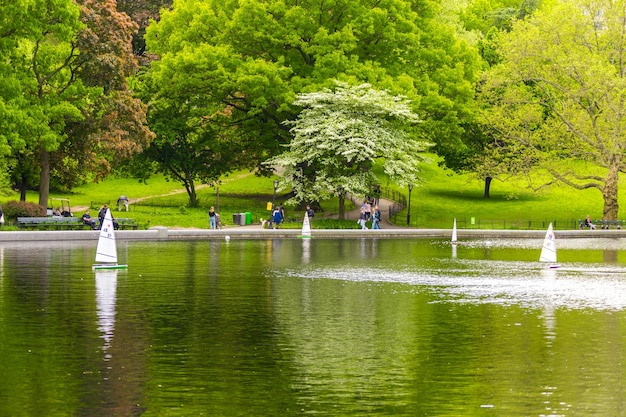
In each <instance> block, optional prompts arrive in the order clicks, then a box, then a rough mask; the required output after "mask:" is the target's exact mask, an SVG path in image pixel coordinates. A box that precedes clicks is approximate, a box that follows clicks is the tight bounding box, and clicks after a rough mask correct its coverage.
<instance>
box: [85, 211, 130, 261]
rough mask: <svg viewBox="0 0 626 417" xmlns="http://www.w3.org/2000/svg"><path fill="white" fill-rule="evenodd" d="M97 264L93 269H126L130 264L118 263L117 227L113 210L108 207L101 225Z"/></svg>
mask: <svg viewBox="0 0 626 417" xmlns="http://www.w3.org/2000/svg"><path fill="white" fill-rule="evenodd" d="M96 262H97V263H96V264H94V265H93V269H126V268H128V265H119V264H118V263H117V246H116V242H115V229H114V227H113V217H112V216H111V210H110V209H107V212H106V215H105V216H104V220H103V221H102V225H101V227H100V237H99V238H98V247H97V248H96Z"/></svg>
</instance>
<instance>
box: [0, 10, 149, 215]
mask: <svg viewBox="0 0 626 417" xmlns="http://www.w3.org/2000/svg"><path fill="white" fill-rule="evenodd" d="M78 3H80V4H77V2H74V1H72V0H46V1H43V0H35V1H21V0H17V1H15V2H9V3H3V5H1V6H0V12H1V14H0V15H1V16H2V25H1V26H0V39H1V41H0V49H1V52H2V53H3V60H2V63H1V64H0V71H1V73H2V79H3V86H4V88H3V89H2V90H1V91H0V116H1V117H0V120H2V122H0V123H2V136H1V139H0V143H4V144H6V145H7V148H4V149H3V150H5V149H10V152H11V156H12V157H11V160H10V166H11V168H12V173H13V179H14V182H15V183H16V184H19V185H20V187H21V188H22V195H24V190H25V188H26V186H27V185H29V184H28V183H30V181H32V180H33V178H34V177H35V176H37V175H38V177H39V178H38V185H39V204H40V205H42V206H46V205H47V200H48V194H49V188H50V181H51V177H52V176H53V175H55V174H56V175H57V176H58V177H59V180H60V181H61V182H66V183H67V185H70V186H71V184H72V181H71V180H70V179H69V177H70V175H69V174H70V173H72V175H74V176H75V173H76V172H80V173H85V172H89V171H90V170H98V169H99V168H102V167H103V166H105V165H108V163H110V162H112V161H114V160H115V158H120V157H128V156H130V155H132V153H133V152H136V151H137V150H138V149H140V148H141V144H142V141H143V142H144V143H145V142H146V141H147V140H149V139H150V137H151V133H150V131H149V130H148V129H147V128H146V126H145V111H144V109H143V107H142V106H141V104H140V103H139V102H138V101H137V100H134V99H132V97H131V96H130V91H129V90H128V88H127V86H126V84H125V77H126V76H127V75H129V74H130V73H132V72H133V68H134V67H136V63H133V61H132V51H131V49H130V33H132V31H133V30H134V29H135V27H134V26H133V25H132V22H130V21H129V20H128V18H127V17H125V15H121V14H118V13H117V12H116V10H115V1H114V0H106V1H98V2H95V1H91V0H82V1H80V2H78ZM125 44H128V47H125ZM127 57H130V58H131V59H130V60H129V59H127ZM95 160H99V161H100V162H99V163H93V161H95ZM104 161H106V163H104ZM99 170H100V172H102V171H103V170H102V169H99ZM104 171H106V170H104ZM31 184H32V183H31ZM33 185H34V184H33Z"/></svg>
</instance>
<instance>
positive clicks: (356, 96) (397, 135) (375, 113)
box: [266, 83, 428, 218]
mask: <svg viewBox="0 0 626 417" xmlns="http://www.w3.org/2000/svg"><path fill="white" fill-rule="evenodd" d="M294 104H296V105H298V106H300V107H302V108H303V110H302V112H301V113H300V114H299V116H298V118H297V120H295V121H294V122H291V123H286V124H288V125H290V126H293V127H292V128H291V132H292V133H293V134H294V138H293V139H292V141H291V142H290V144H289V145H288V147H289V149H288V150H287V151H286V152H283V153H282V154H281V155H279V156H277V157H275V158H271V159H269V160H268V161H267V162H266V164H268V165H270V166H277V167H279V171H281V172H282V174H281V177H282V179H281V182H280V188H281V189H285V188H291V189H292V192H293V197H292V198H291V199H290V201H293V202H294V203H300V202H302V201H304V202H313V201H319V200H324V199H328V198H330V197H335V196H336V197H339V199H340V201H343V199H344V197H345V195H346V193H348V194H351V195H357V196H365V195H368V194H369V193H371V191H372V189H373V188H374V187H375V186H377V185H378V184H379V183H380V180H379V179H378V178H377V177H376V175H375V174H374V172H373V171H372V167H373V166H374V164H375V162H376V161H377V160H382V166H383V169H384V172H385V174H386V175H387V176H388V177H389V178H390V179H391V180H392V181H393V182H395V183H397V184H399V185H401V186H402V185H404V184H408V183H414V182H415V181H416V180H417V173H418V161H421V158H420V153H421V152H423V151H425V150H426V149H427V148H428V144H427V143H424V142H421V141H418V140H416V138H414V137H411V136H410V135H409V134H407V129H408V127H409V126H410V125H412V124H416V123H418V122H419V121H420V120H419V117H418V116H417V115H416V114H415V113H413V112H412V111H411V107H410V102H409V101H408V100H406V99H405V98H403V97H398V96H392V95H391V94H389V93H388V92H386V91H378V90H375V89H373V88H372V87H371V86H370V85H368V84H363V85H360V86H356V87H350V86H348V85H347V84H345V83H338V84H337V86H336V87H335V89H334V90H330V89H328V90H324V91H321V92H315V93H308V94H301V95H299V96H298V98H297V99H296V100H295V102H294ZM340 217H341V218H343V211H342V210H340Z"/></svg>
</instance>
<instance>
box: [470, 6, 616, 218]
mask: <svg viewBox="0 0 626 417" xmlns="http://www.w3.org/2000/svg"><path fill="white" fill-rule="evenodd" d="M625 45H626V2H625V1H624V0H620V1H608V0H606V1H596V2H584V1H568V2H555V5H554V6H551V7H549V8H547V7H546V8H545V9H543V10H540V11H537V12H536V13H535V14H534V15H533V16H532V17H531V18H529V19H527V20H524V21H518V22H516V23H514V24H513V29H512V30H511V32H510V33H508V34H505V35H502V36H501V38H500V42H499V44H498V46H499V49H498V52H499V55H500V56H501V58H502V62H501V64H499V65H496V66H494V67H493V68H492V70H491V71H489V72H488V73H487V74H485V79H484V82H483V84H482V99H483V101H484V103H485V106H486V108H485V112H484V113H483V117H484V123H485V125H487V126H489V127H490V128H492V129H493V130H494V132H495V134H496V136H497V137H498V138H500V139H499V141H498V142H497V143H495V144H494V146H493V148H492V149H493V152H494V153H495V154H496V156H497V158H496V159H497V160H499V161H502V160H505V159H508V160H509V161H510V162H511V163H513V164H515V165H516V166H518V167H520V169H521V170H526V171H522V172H527V170H528V169H529V167H533V169H534V170H535V171H534V172H535V175H534V177H535V178H537V175H538V174H537V173H540V172H546V173H548V174H549V175H550V178H552V179H553V181H558V182H562V183H564V184H567V185H570V186H572V187H575V188H578V189H586V188H596V189H598V190H600V191H601V192H602V196H603V199H604V210H603V218H604V219H616V218H617V216H618V208H619V205H618V176H619V173H620V172H622V171H623V170H624V155H625V153H624V151H625V149H626V136H625V135H624V134H623V132H624V128H625V127H626V118H625V116H624V115H625V114H626V103H625V101H624V91H625V90H626V80H625V76H624V74H626V64H624V62H626V60H625V59H624V51H626V48H625Z"/></svg>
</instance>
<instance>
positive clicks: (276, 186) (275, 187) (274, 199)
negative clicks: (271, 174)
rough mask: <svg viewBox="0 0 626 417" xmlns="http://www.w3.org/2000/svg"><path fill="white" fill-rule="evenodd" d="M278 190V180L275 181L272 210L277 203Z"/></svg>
mask: <svg viewBox="0 0 626 417" xmlns="http://www.w3.org/2000/svg"><path fill="white" fill-rule="evenodd" d="M277 188H278V180H274V197H272V210H273V209H274V206H275V203H274V202H275V201H276V189H277Z"/></svg>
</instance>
